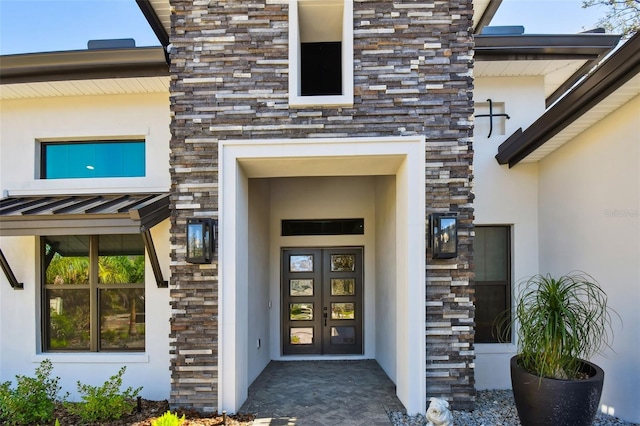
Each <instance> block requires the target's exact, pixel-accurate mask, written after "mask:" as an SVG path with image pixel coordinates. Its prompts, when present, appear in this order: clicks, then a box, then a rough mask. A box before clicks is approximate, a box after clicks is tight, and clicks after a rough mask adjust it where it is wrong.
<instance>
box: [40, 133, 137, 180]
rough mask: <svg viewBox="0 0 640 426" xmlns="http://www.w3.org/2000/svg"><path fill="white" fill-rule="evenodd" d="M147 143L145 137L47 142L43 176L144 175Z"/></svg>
mask: <svg viewBox="0 0 640 426" xmlns="http://www.w3.org/2000/svg"><path fill="white" fill-rule="evenodd" d="M144 145H145V144H144V141H95V142H44V143H42V144H41V150H42V151H41V159H42V163H41V170H40V177H41V179H82V178H110V177H143V176H144V175H145V146H144Z"/></svg>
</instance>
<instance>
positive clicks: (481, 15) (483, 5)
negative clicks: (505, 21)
mask: <svg viewBox="0 0 640 426" xmlns="http://www.w3.org/2000/svg"><path fill="white" fill-rule="evenodd" d="M501 4H502V0H473V33H474V34H480V33H481V32H482V29H483V28H484V27H486V26H488V25H489V24H490V23H491V20H492V19H493V17H494V15H495V14H496V12H497V11H498V8H499V7H500V5H501Z"/></svg>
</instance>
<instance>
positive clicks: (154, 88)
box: [0, 76, 170, 100]
mask: <svg viewBox="0 0 640 426" xmlns="http://www.w3.org/2000/svg"><path fill="white" fill-rule="evenodd" d="M169 80H170V77H169V76H166V77H131V78H117V79H96V80H69V81H44V82H36V83H16V84H3V85H0V99H2V100H9V99H29V98H48V97H59V96H90V95H124V94H133V93H169Z"/></svg>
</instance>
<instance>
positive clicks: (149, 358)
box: [0, 219, 171, 400]
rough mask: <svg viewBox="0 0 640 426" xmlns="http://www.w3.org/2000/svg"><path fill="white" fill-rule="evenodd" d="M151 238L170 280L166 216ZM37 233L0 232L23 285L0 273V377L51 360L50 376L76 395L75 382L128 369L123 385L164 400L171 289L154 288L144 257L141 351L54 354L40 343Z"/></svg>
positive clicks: (26, 372)
mask: <svg viewBox="0 0 640 426" xmlns="http://www.w3.org/2000/svg"><path fill="white" fill-rule="evenodd" d="M152 237H153V240H154V245H155V249H156V252H157V255H158V260H159V261H160V265H161V269H162V274H163V277H164V278H165V280H168V279H169V220H168V219H167V220H165V221H164V222H162V223H160V224H158V225H156V226H155V227H154V228H152ZM36 238H37V237H33V236H31V237H1V238H0V247H1V248H2V251H3V252H4V254H5V256H6V257H7V260H8V261H9V263H10V265H11V268H12V269H13V272H14V273H15V275H16V278H18V280H19V281H20V282H23V283H24V290H13V289H12V288H11V286H10V285H9V282H8V281H7V279H6V277H5V276H4V274H2V273H0V335H2V338H3V340H2V341H1V342H2V344H0V381H6V380H9V381H12V382H13V383H14V384H15V375H16V374H23V375H29V376H33V373H34V370H35V369H36V367H37V366H38V364H39V363H40V362H41V361H42V360H44V359H50V360H51V361H52V363H53V366H54V368H53V375H54V376H57V377H60V385H61V386H62V388H63V392H70V394H71V398H72V399H73V398H76V397H77V393H76V391H77V388H76V382H77V381H78V380H80V381H81V382H83V383H86V384H92V385H98V384H102V383H103V382H104V381H106V380H107V379H108V378H109V377H110V376H112V375H114V374H115V373H117V372H118V370H119V369H120V367H122V366H123V365H126V366H127V371H126V373H125V375H124V376H123V386H125V387H127V386H133V387H139V386H142V387H143V390H142V392H141V395H142V396H143V397H145V398H149V399H157V400H162V399H167V398H168V396H169V391H170V372H169V356H168V354H169V339H168V336H169V331H170V330H169V318H170V317H171V309H170V306H169V289H166V288H158V287H157V285H156V281H155V278H154V275H153V270H152V269H151V264H150V263H149V258H148V256H147V259H146V263H145V276H146V278H145V336H146V341H145V351H144V352H129V353H126V352H120V353H113V352H96V353H86V352H85V353H54V352H43V351H42V350H41V348H42V346H41V343H40V338H41V327H40V318H41V314H40V308H39V306H40V304H39V303H40V291H41V290H40V288H41V287H40V283H39V278H38V272H37V271H38V268H39V265H37V264H36V250H37V244H36Z"/></svg>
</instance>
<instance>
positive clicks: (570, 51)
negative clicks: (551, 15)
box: [474, 30, 620, 107]
mask: <svg viewBox="0 0 640 426" xmlns="http://www.w3.org/2000/svg"><path fill="white" fill-rule="evenodd" d="M602 31H603V30H593V31H590V32H587V33H580V34H554V35H535V34H512V35H482V34H481V35H476V37H475V43H476V47H475V60H476V66H475V70H474V74H475V75H476V76H480V77H485V76H490V77H513V76H543V77H544V81H545V95H546V100H545V103H546V106H547V107H548V106H549V105H551V104H552V103H554V102H555V101H557V100H558V99H559V98H560V97H562V95H564V93H566V92H567V90H569V89H570V88H571V87H573V86H574V85H575V84H576V83H577V82H578V81H579V80H581V79H582V78H583V77H584V76H585V74H587V73H588V72H589V71H590V70H591V69H592V68H593V67H594V66H595V65H596V64H598V63H599V62H600V61H602V60H603V59H604V58H605V57H606V56H607V55H608V54H609V53H610V52H611V51H612V50H613V49H615V47H616V46H617V45H618V43H619V41H620V36H619V35H611V34H605V33H604V32H602Z"/></svg>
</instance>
